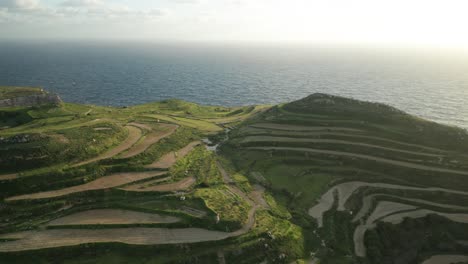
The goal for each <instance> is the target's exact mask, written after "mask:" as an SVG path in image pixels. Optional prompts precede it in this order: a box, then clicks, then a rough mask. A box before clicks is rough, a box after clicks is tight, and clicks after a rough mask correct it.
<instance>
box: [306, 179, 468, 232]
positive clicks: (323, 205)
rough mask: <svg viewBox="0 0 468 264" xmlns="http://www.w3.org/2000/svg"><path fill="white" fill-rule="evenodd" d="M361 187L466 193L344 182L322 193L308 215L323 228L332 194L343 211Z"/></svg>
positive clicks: (385, 184)
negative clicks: (335, 194) (336, 197)
mask: <svg viewBox="0 0 468 264" xmlns="http://www.w3.org/2000/svg"><path fill="white" fill-rule="evenodd" d="M361 187H373V188H383V189H397V190H414V191H425V192H445V193H451V194H458V195H467V196H468V192H464V191H457V190H451V189H444V188H437V187H426V188H425V187H411V186H405V185H396V184H389V183H371V182H358V181H353V182H345V183H341V184H338V185H335V186H333V187H331V188H330V189H329V190H328V191H327V192H326V193H324V194H323V195H322V196H321V197H320V199H319V200H318V203H317V204H316V205H314V206H313V207H311V208H310V209H309V215H310V216H312V217H314V218H315V219H316V220H317V222H318V225H319V227H322V226H323V214H324V213H325V212H327V211H328V210H330V209H331V208H332V206H333V203H334V202H335V196H334V193H335V192H337V193H338V208H337V210H338V211H345V210H346V209H345V204H346V202H347V201H348V199H349V197H351V195H352V194H353V193H354V192H355V191H356V190H357V189H359V188H361Z"/></svg>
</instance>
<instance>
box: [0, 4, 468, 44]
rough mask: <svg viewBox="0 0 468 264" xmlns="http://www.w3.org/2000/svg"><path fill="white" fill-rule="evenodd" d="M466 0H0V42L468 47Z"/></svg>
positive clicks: (467, 7) (467, 9) (467, 6)
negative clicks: (97, 41)
mask: <svg viewBox="0 0 468 264" xmlns="http://www.w3.org/2000/svg"><path fill="white" fill-rule="evenodd" d="M467 14H468V1H467V0H386V1H383V0H153V1H150V0H0V40H1V39H104V40H113V39H123V40H127V39H128V40H155V41H184V42H261V43H263V42H266V43H270V42H271V43H325V44H340V43H341V44H371V45H413V46H440V47H459V48H467V49H468V15H467Z"/></svg>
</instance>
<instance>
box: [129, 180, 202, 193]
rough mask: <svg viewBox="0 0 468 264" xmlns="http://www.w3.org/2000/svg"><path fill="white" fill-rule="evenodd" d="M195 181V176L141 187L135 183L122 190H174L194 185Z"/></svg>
mask: <svg viewBox="0 0 468 264" xmlns="http://www.w3.org/2000/svg"><path fill="white" fill-rule="evenodd" d="M195 182H196V179H195V178H194V177H188V178H185V179H182V180H180V181H178V182H173V183H167V184H161V185H154V186H148V187H143V188H142V187H141V185H136V186H137V187H134V185H131V186H128V187H125V188H122V190H126V191H134V192H173V191H182V190H186V189H188V188H189V187H190V186H192V185H193V184H194V183H195Z"/></svg>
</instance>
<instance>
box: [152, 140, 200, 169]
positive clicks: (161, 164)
mask: <svg viewBox="0 0 468 264" xmlns="http://www.w3.org/2000/svg"><path fill="white" fill-rule="evenodd" d="M200 144H201V142H200V141H194V142H192V143H190V144H188V145H187V146H185V147H183V148H182V149H180V150H178V151H177V156H176V154H175V152H171V153H167V154H166V155H164V156H162V157H161V159H159V160H157V161H155V162H153V163H152V164H149V165H147V166H145V168H151V169H156V168H157V169H167V168H170V167H171V166H172V165H174V163H176V161H177V160H179V159H181V158H183V157H185V156H187V154H189V153H190V151H192V149H193V148H195V147H196V146H198V145H200Z"/></svg>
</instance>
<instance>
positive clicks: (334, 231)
mask: <svg viewBox="0 0 468 264" xmlns="http://www.w3.org/2000/svg"><path fill="white" fill-rule="evenodd" d="M466 153H468V134H467V133H466V131H464V130H462V129H460V128H456V127H449V126H444V125H440V124H437V123H434V122H430V121H427V120H423V119H421V118H417V117H414V116H412V115H409V114H407V113H404V112H402V111H400V110H397V109H395V108H392V107H390V106H386V105H383V104H377V103H369V102H362V101H357V100H353V99H348V98H342V97H337V96H330V95H325V94H313V95H311V96H308V97H306V98H304V99H301V100H298V101H295V102H292V103H287V104H283V105H279V106H275V107H273V108H272V109H270V110H269V111H267V112H265V113H263V114H261V115H258V116H256V117H255V118H252V119H250V120H248V121H246V122H244V123H243V124H241V125H240V126H239V127H237V128H236V129H234V130H233V131H232V132H231V134H230V140H229V141H228V143H227V144H225V145H224V146H223V148H222V154H223V155H224V156H225V157H226V158H229V159H231V160H232V161H233V163H234V164H235V166H236V168H237V169H238V170H240V171H242V172H243V173H244V174H246V175H248V176H249V179H250V180H252V181H255V182H259V183H261V184H263V185H265V186H268V187H269V188H271V190H273V192H274V196H275V198H277V200H279V201H281V202H282V203H283V205H284V206H286V207H287V208H289V209H290V212H291V213H292V214H293V216H294V218H293V220H292V221H293V222H300V223H302V225H303V227H304V228H307V229H308V230H305V231H304V235H305V236H307V237H309V243H310V244H309V245H308V246H309V247H310V248H309V250H311V251H314V252H317V256H320V257H319V258H320V259H322V262H320V263H355V262H356V261H369V263H384V262H385V263H386V262H388V261H393V260H394V259H395V258H397V255H398V254H399V253H401V252H405V251H408V250H411V251H413V252H414V254H412V255H411V256H406V257H404V258H403V260H402V262H401V263H414V261H421V260H423V259H425V258H427V257H428V256H430V254H431V252H433V251H437V250H440V248H439V247H438V246H437V245H434V243H432V244H430V243H429V242H424V240H422V241H420V242H414V243H412V244H411V245H408V244H404V245H403V246H402V244H401V243H400V244H399V243H398V242H397V241H400V239H401V241H403V240H404V239H403V238H402V237H401V236H397V234H401V233H397V232H394V233H388V227H385V228H386V229H383V230H384V231H382V232H384V233H382V232H379V233H378V235H375V232H376V230H381V228H384V227H380V225H381V224H382V225H389V224H390V225H394V228H396V229H398V228H403V227H401V225H402V224H401V222H402V220H403V218H404V217H411V216H413V219H415V220H413V221H420V219H427V218H425V217H432V216H433V215H435V217H439V218H441V220H440V221H439V218H437V219H438V220H437V224H439V225H443V223H445V222H447V221H448V222H450V223H451V225H452V226H454V227H453V228H451V229H450V230H447V232H449V233H450V238H444V240H443V241H444V243H447V244H449V245H455V244H457V243H456V241H457V240H464V239H465V240H466V239H467V238H468V236H467V235H468V234H466V232H457V230H461V229H463V228H466V226H467V225H466V224H467V223H468V181H467V179H468V157H467V156H466ZM386 201H393V203H387V202H386ZM413 211H414V214H412V213H411V212H413ZM402 212H406V213H405V214H402ZM356 214H357V215H356ZM390 214H396V216H394V217H391V218H390V217H389V218H388V220H387V219H386V218H385V217H387V216H389V215H390ZM398 214H399V215H398ZM437 215H438V216H437ZM398 217H400V218H398ZM305 219H309V220H307V221H305ZM398 219H400V220H398ZM304 221H305V222H304ZM409 221H411V220H409ZM310 223H311V224H312V226H310ZM384 223H385V224H384ZM403 223H406V222H403ZM418 223H419V226H417V227H415V228H414V230H407V232H415V233H418V234H419V232H422V231H421V230H427V228H426V227H427V224H424V223H427V220H424V221H422V222H421V221H420V222H418ZM421 223H423V224H421ZM435 230H442V228H440V229H437V228H435ZM384 234H385V235H388V236H389V237H391V239H392V240H391V241H393V242H392V243H390V242H389V241H387V242H386V241H385V240H386V238H385V235H384ZM369 236H370V237H369ZM429 236H431V237H434V239H436V238H435V237H437V238H439V236H440V233H437V232H435V233H431V234H429ZM370 241H372V242H370ZM376 241H378V242H376ZM367 244H368V245H369V247H366V245H367ZM367 248H368V250H366V249H367ZM392 250H393V251H392ZM446 251H447V253H463V251H462V252H460V247H458V246H450V248H449V249H447V250H446ZM351 256H353V257H351ZM388 263H390V262H388Z"/></svg>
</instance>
